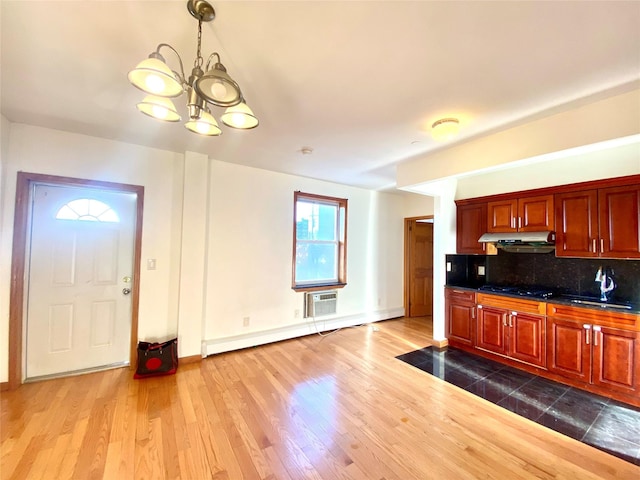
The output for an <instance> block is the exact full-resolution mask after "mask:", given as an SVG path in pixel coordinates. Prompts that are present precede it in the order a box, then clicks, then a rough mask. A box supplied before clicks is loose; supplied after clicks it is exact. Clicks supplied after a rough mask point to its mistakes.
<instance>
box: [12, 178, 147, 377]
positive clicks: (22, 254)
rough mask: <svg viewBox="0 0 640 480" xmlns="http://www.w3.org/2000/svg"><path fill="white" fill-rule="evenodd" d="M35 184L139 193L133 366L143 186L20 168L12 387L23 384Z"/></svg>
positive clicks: (134, 346) (14, 252) (133, 342)
mask: <svg viewBox="0 0 640 480" xmlns="http://www.w3.org/2000/svg"><path fill="white" fill-rule="evenodd" d="M36 184H46V185H62V186H66V187H85V188H99V189H102V190H109V191H112V192H120V193H135V194H136V223H135V232H134V247H133V278H134V282H133V288H132V292H131V339H130V346H129V364H130V366H131V368H133V366H134V365H135V362H136V356H137V343H138V308H139V305H140V259H141V249H142V211H143V206H144V187H142V186H139V185H128V184H124V183H113V182H104V181H99V180H87V179H81V178H72V177H59V176H55V175H45V174H39V173H27V172H18V176H17V180H16V201H15V212H14V218H13V246H12V253H11V290H10V296H9V382H8V383H9V389H15V388H17V387H19V386H20V385H21V384H22V366H23V365H22V341H23V338H22V332H23V328H24V313H25V305H24V299H25V274H26V270H25V264H26V251H27V248H26V247H27V238H28V227H29V223H30V218H29V216H30V210H29V205H30V203H31V199H32V191H33V188H32V187H33V186H34V185H36Z"/></svg>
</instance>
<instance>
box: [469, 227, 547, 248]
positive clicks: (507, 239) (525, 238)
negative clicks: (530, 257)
mask: <svg viewBox="0 0 640 480" xmlns="http://www.w3.org/2000/svg"><path fill="white" fill-rule="evenodd" d="M478 241H479V242H480V243H494V244H495V245H496V247H497V248H501V249H502V250H504V251H505V252H514V253H550V252H553V251H554V250H555V248H556V246H555V245H556V234H555V232H514V233H485V234H484V235H482V236H481V237H480V238H479V239H478Z"/></svg>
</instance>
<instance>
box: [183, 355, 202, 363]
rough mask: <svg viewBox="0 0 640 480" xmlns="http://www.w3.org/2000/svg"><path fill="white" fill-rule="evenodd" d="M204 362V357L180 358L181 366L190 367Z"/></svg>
mask: <svg viewBox="0 0 640 480" xmlns="http://www.w3.org/2000/svg"><path fill="white" fill-rule="evenodd" d="M201 361H202V355H191V356H189V357H180V358H178V363H179V364H180V365H188V364H189V363H198V362H201Z"/></svg>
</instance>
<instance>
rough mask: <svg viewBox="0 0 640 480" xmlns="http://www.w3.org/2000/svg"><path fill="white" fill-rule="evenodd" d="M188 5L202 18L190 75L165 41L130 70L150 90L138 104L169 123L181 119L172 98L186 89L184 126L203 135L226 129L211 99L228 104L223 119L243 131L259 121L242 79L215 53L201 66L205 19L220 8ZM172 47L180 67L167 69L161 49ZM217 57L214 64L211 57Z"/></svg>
mask: <svg viewBox="0 0 640 480" xmlns="http://www.w3.org/2000/svg"><path fill="white" fill-rule="evenodd" d="M187 10H188V11H189V13H190V14H191V16H192V17H193V18H195V19H196V20H198V49H197V52H196V59H195V60H194V62H193V69H192V70H191V75H190V76H189V78H188V79H187V77H186V75H185V73H184V67H183V65H182V58H180V55H179V54H178V52H177V51H176V49H175V48H173V47H172V46H171V45H169V44H167V43H161V44H160V45H158V47H157V48H156V50H155V52H152V53H151V54H150V55H149V58H147V59H145V60H143V61H142V62H140V63H139V64H138V65H137V66H136V68H134V69H133V70H131V71H130V72H129V75H128V78H129V81H130V82H131V83H132V84H133V85H134V86H135V87H137V88H139V89H140V90H142V91H143V92H146V93H148V94H149V95H147V96H146V97H145V99H144V100H143V101H142V102H140V103H139V104H138V105H137V107H138V110H140V111H141V112H142V113H144V114H145V115H149V116H150V117H153V118H156V119H158V120H162V121H165V122H177V121H179V120H180V114H179V113H178V111H177V109H176V107H175V106H174V104H173V102H172V101H171V100H170V98H171V97H178V96H180V95H182V94H183V93H186V94H187V110H188V117H189V118H188V120H187V122H186V123H185V127H186V128H187V129H189V130H190V131H192V132H194V133H197V134H200V135H209V136H215V135H220V134H221V133H222V130H220V128H219V127H218V123H217V122H216V120H215V118H214V117H213V115H212V114H211V110H210V108H209V104H211V105H214V106H216V107H223V108H225V107H226V110H225V112H224V114H223V115H222V116H221V120H222V122H223V123H224V124H225V125H228V126H230V127H233V128H238V129H241V130H247V129H250V128H255V127H256V126H258V118H257V117H256V116H255V115H254V113H253V112H252V111H251V109H250V108H249V106H248V105H247V104H246V102H245V101H244V98H243V97H242V91H241V90H240V86H239V85H238V83H237V82H236V81H235V80H234V79H233V78H231V77H230V76H229V74H228V73H227V69H226V68H225V66H224V65H223V64H222V62H221V61H220V55H219V54H218V53H217V52H214V53H212V54H211V55H209V59H208V60H207V65H206V67H205V69H204V70H203V69H202V65H203V64H204V59H203V58H202V55H201V53H200V49H201V40H202V22H211V21H212V20H213V19H214V18H215V17H216V12H215V10H214V9H213V7H212V6H211V4H209V3H208V2H206V1H205V0H188V1H187ZM163 48H164V49H169V50H171V51H172V52H173V53H174V54H175V55H176V57H178V63H179V65H180V71H179V72H176V71H175V70H172V69H171V68H169V66H168V65H167V63H166V62H165V59H164V57H163V56H162V55H161V54H160V50H161V49H163ZM214 58H215V62H214V63H213V64H212V63H211V60H212V59H214Z"/></svg>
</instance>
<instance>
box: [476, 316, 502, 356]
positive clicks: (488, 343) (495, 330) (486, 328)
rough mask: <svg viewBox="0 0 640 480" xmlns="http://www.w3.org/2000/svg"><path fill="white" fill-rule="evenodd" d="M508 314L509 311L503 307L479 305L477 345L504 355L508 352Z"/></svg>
mask: <svg viewBox="0 0 640 480" xmlns="http://www.w3.org/2000/svg"><path fill="white" fill-rule="evenodd" d="M507 314H508V311H507V310H505V309H503V308H496V307H487V306H484V305H478V318H477V322H476V327H477V328H476V347H478V348H482V349H485V350H489V351H491V352H495V353H500V354H502V355H506V354H507V344H506V335H505V331H506V329H507V328H508V327H507Z"/></svg>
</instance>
